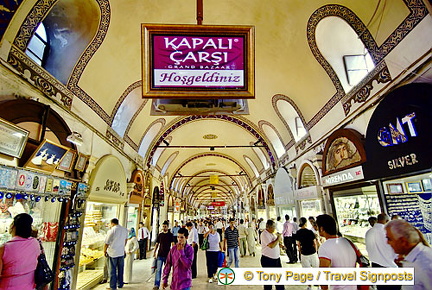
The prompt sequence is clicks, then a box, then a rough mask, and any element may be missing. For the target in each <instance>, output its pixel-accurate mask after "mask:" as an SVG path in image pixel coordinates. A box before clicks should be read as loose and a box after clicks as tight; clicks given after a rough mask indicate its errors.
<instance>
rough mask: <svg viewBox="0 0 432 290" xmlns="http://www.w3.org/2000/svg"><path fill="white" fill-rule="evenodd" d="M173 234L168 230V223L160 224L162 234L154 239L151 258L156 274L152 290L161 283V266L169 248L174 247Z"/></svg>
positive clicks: (156, 288) (155, 289)
mask: <svg viewBox="0 0 432 290" xmlns="http://www.w3.org/2000/svg"><path fill="white" fill-rule="evenodd" d="M173 240H174V239H173V234H172V233H171V232H170V231H169V229H168V222H167V221H164V222H163V223H162V232H160V233H159V234H158V236H157V238H156V244H155V248H154V252H153V257H154V258H155V259H156V274H155V281H154V287H153V290H158V289H159V287H160V283H161V276H162V266H163V264H165V262H166V259H167V256H168V253H169V251H170V247H171V246H172V245H174V242H173Z"/></svg>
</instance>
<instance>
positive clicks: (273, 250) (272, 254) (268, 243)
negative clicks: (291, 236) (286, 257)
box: [261, 220, 285, 290]
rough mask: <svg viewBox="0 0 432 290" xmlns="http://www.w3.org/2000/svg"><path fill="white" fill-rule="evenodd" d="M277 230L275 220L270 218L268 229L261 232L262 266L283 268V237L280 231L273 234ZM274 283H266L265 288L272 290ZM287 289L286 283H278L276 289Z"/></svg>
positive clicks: (265, 289) (267, 224)
mask: <svg viewBox="0 0 432 290" xmlns="http://www.w3.org/2000/svg"><path fill="white" fill-rule="evenodd" d="M275 230H276V225H275V222H274V221H272V220H268V221H267V223H266V229H265V230H264V231H263V232H262V233H261V248H262V250H261V254H262V256H261V266H262V267H263V268H282V264H281V261H280V248H279V244H282V237H281V234H280V233H276V236H275V235H274V234H273V233H274V232H275ZM272 287H273V286H272V285H264V290H271V289H272ZM281 289H285V287H284V285H276V290H281Z"/></svg>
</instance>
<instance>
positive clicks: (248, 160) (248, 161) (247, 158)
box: [244, 156, 259, 177]
mask: <svg viewBox="0 0 432 290" xmlns="http://www.w3.org/2000/svg"><path fill="white" fill-rule="evenodd" d="M244 159H245V160H246V162H247V164H249V166H250V168H251V169H252V171H253V173H254V174H255V176H256V177H258V176H259V172H258V169H257V168H256V166H255V164H254V163H253V161H252V160H251V159H250V158H249V157H247V156H244Z"/></svg>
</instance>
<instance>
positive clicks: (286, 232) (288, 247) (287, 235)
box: [282, 214, 297, 264]
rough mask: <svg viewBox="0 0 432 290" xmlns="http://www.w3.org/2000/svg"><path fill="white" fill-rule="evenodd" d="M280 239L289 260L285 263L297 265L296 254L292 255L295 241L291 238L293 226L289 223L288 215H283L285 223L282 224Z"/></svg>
mask: <svg viewBox="0 0 432 290" xmlns="http://www.w3.org/2000/svg"><path fill="white" fill-rule="evenodd" d="M282 237H283V242H284V245H285V251H286V254H287V256H288V259H289V261H288V262H287V263H289V264H294V263H297V254H296V253H294V249H295V248H294V244H295V239H294V237H293V225H292V223H291V222H290V217H289V215H287V214H286V215H285V223H284V224H283V230H282Z"/></svg>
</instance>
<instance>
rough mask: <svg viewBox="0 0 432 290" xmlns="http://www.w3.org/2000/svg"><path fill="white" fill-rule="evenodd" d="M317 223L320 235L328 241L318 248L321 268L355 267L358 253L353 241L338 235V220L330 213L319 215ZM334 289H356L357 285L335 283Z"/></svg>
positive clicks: (325, 287)
mask: <svg viewBox="0 0 432 290" xmlns="http://www.w3.org/2000/svg"><path fill="white" fill-rule="evenodd" d="M316 223H317V226H318V232H319V234H320V236H322V237H324V238H326V241H325V242H324V243H323V244H322V245H321V246H320V247H319V249H318V257H319V262H320V263H319V266H320V267H321V268H325V267H332V268H355V266H356V261H357V254H356V252H355V250H354V248H353V247H352V245H351V243H350V242H349V241H348V240H347V239H346V238H343V237H340V236H339V235H338V229H337V224H336V221H335V220H334V218H333V217H331V216H329V215H328V214H322V215H319V216H317V218H316ZM321 289H324V290H326V289H328V286H326V285H321ZM330 289H333V290H342V289H344V290H356V289H357V286H355V285H344V286H340V285H334V286H331V288H330Z"/></svg>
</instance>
